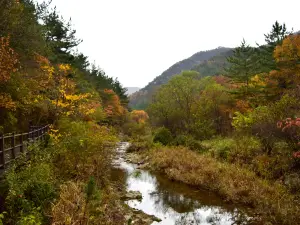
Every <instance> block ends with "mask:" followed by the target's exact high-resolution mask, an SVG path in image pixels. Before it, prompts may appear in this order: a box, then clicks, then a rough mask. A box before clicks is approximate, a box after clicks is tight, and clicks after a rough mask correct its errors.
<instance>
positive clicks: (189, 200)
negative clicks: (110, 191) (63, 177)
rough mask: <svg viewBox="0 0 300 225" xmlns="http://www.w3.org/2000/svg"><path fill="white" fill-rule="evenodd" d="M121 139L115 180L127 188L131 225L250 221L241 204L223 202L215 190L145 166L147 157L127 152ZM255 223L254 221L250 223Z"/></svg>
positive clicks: (237, 222)
mask: <svg viewBox="0 0 300 225" xmlns="http://www.w3.org/2000/svg"><path fill="white" fill-rule="evenodd" d="M129 146H130V144H129V143H128V142H120V143H119V145H118V147H117V156H116V159H115V160H114V164H113V165H114V169H113V171H112V179H113V180H115V181H117V182H118V183H121V184H123V185H124V186H125V187H126V192H125V194H124V195H123V196H122V200H123V201H124V202H125V203H126V204H127V205H128V206H129V207H130V208H129V209H130V210H128V213H127V214H126V216H125V218H126V220H127V222H128V224H139V225H143V224H145V225H148V224H162V225H174V224H176V225H177V224H178V225H179V224H201V225H202V224H203V225H204V224H220V225H229V224H250V223H251V221H250V220H251V218H250V217H249V216H247V211H246V210H245V209H243V208H241V207H237V206H234V205H231V204H229V203H226V202H224V201H223V200H222V199H220V198H219V197H218V196H216V195H215V194H214V193H212V192H209V191H204V190H199V189H195V188H192V187H190V186H187V185H185V184H182V183H178V182H172V181H170V180H169V179H168V178H167V177H165V176H162V175H160V174H157V173H153V172H150V171H148V170H146V169H145V167H147V164H146V161H147V160H146V159H144V160H143V159H140V158H139V157H138V155H136V154H134V153H126V150H127V149H128V147H129ZM251 224H252V223H251Z"/></svg>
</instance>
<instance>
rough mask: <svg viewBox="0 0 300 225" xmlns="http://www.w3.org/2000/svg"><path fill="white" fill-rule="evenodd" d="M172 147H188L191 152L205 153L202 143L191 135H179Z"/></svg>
mask: <svg viewBox="0 0 300 225" xmlns="http://www.w3.org/2000/svg"><path fill="white" fill-rule="evenodd" d="M172 145H175V146H185V147H188V148H189V149H191V150H196V151H199V152H201V151H203V146H202V144H201V141H198V140H196V139H195V138H194V137H193V136H191V135H182V134H181V135H178V136H176V137H175V138H174V140H173V141H172Z"/></svg>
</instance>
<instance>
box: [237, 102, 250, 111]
mask: <svg viewBox="0 0 300 225" xmlns="http://www.w3.org/2000/svg"><path fill="white" fill-rule="evenodd" d="M236 108H237V110H238V111H239V112H242V113H244V112H247V111H249V110H250V109H251V106H250V105H249V102H248V101H246V100H238V101H237V102H236Z"/></svg>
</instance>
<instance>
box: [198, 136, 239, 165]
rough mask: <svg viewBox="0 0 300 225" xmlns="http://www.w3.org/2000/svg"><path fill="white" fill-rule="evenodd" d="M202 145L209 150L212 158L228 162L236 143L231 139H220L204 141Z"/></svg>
mask: <svg viewBox="0 0 300 225" xmlns="http://www.w3.org/2000/svg"><path fill="white" fill-rule="evenodd" d="M202 145H203V146H204V147H205V148H206V149H207V150H208V152H209V154H210V155H211V156H212V157H215V158H218V159H223V160H226V159H227V158H228V155H229V152H230V151H232V150H233V148H234V147H235V142H234V140H233V139H231V138H222V137H218V138H216V139H212V140H207V141H203V142H202Z"/></svg>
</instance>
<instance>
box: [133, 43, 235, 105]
mask: <svg viewBox="0 0 300 225" xmlns="http://www.w3.org/2000/svg"><path fill="white" fill-rule="evenodd" d="M230 51H232V48H227V47H218V48H215V49H211V50H207V51H199V52H197V53H195V54H193V55H192V56H190V57H188V58H186V59H183V60H181V61H179V62H176V63H175V64H173V65H172V66H170V67H169V68H168V69H167V70H165V71H164V72H163V73H162V74H161V75H159V76H157V77H155V78H154V79H153V81H151V82H149V83H148V84H147V85H146V86H145V87H144V88H141V89H140V90H139V91H137V92H135V93H134V94H132V95H131V96H130V103H129V105H130V107H132V108H136V109H145V108H146V106H147V105H148V103H149V102H150V101H151V97H152V95H153V93H154V92H155V90H157V88H159V87H160V86H161V85H163V84H165V83H167V82H168V81H169V80H170V79H171V78H172V77H173V76H174V75H176V74H180V73H181V72H182V71H184V70H196V71H197V66H198V65H199V64H201V63H205V62H207V61H209V60H210V59H212V58H213V57H215V56H219V55H222V54H225V56H226V53H228V52H230ZM225 56H224V57H225ZM203 75H204V76H206V74H203ZM209 75H211V74H209Z"/></svg>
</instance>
